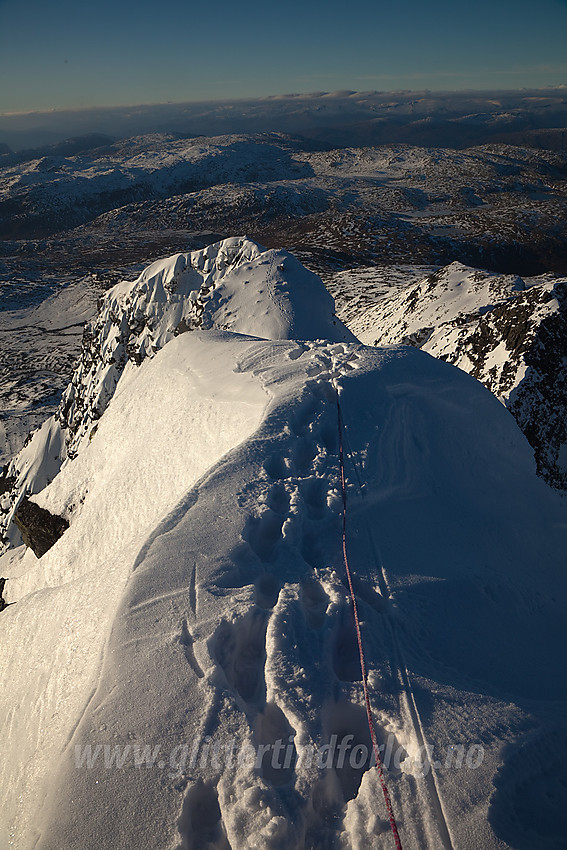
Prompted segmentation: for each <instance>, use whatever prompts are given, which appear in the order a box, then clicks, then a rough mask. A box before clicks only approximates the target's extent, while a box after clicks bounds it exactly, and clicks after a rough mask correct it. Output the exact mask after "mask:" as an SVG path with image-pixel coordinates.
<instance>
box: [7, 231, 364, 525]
mask: <svg viewBox="0 0 567 850" xmlns="http://www.w3.org/2000/svg"><path fill="white" fill-rule="evenodd" d="M196 328H203V329H207V330H208V329H211V328H217V329H223V330H232V331H234V332H236V333H244V334H250V335H253V336H259V337H263V338H266V339H287V338H290V337H295V338H298V339H312V338H325V339H330V340H352V339H354V337H353V336H352V334H351V333H350V331H348V330H347V329H346V328H345V327H344V325H343V324H342V323H341V322H340V321H339V320H338V319H336V317H335V316H334V303H333V299H332V297H331V296H330V295H329V293H328V292H327V290H326V289H325V287H324V286H323V283H322V282H321V280H320V279H319V278H318V277H317V276H316V275H314V274H313V273H311V272H309V271H308V270H307V269H305V268H304V267H303V266H302V265H301V263H299V262H298V261H297V260H296V259H295V257H293V256H292V255H291V254H289V253H288V252H287V251H266V250H265V249H264V248H262V247H261V246H260V245H258V244H256V243H255V242H251V241H250V240H248V239H246V238H245V237H233V238H231V239H225V240H224V241H223V242H220V243H217V244H215V245H211V246H209V247H208V248H205V249H203V250H202V251H193V252H190V253H185V254H177V255H175V256H173V257H168V258H166V259H164V260H159V261H157V262H155V263H152V265H150V266H149V267H148V268H147V269H145V271H144V272H142V274H141V275H140V276H139V278H138V279H137V280H136V281H134V282H133V283H131V282H128V281H123V282H122V283H118V284H117V285H116V286H114V287H113V288H112V289H111V290H110V291H109V292H108V293H107V294H106V296H105V297H104V299H103V300H102V302H101V305H100V309H99V312H98V315H97V317H96V318H95V319H94V320H93V321H92V322H90V323H89V324H87V326H86V328H85V331H84V335H83V347H82V352H81V356H80V360H79V364H78V366H77V369H76V370H75V373H74V375H73V378H72V381H71V383H70V384H69V386H68V387H67V389H66V390H65V392H64V394H63V398H62V400H61V404H60V406H59V409H58V411H57V413H56V415H55V416H54V417H51V418H50V419H49V420H47V421H46V422H44V423H43V425H42V427H41V429H40V430H38V431H37V432H36V433H35V434H34V436H33V438H32V439H31V441H30V442H29V443H28V444H27V445H26V446H25V447H24V448H23V449H22V451H21V452H20V453H19V454H18V455H17V456H16V457H15V458H14V460H13V461H12V463H11V464H10V466H9V469H8V473H7V474H8V478H9V479H13V486H12V490H11V495H9V496H5V497H4V500H3V503H2V510H3V514H4V521H3V526H4V534H5V537H6V539H8V540H12V541H17V540H18V536H17V533H16V532H15V530H14V527H13V524H12V517H13V513H14V510H15V508H16V507H17V503H18V500H19V499H20V498H21V496H22V494H24V493H37V492H38V491H39V490H41V489H42V488H43V487H44V486H45V485H46V484H48V483H49V482H50V481H51V480H53V478H54V476H55V475H56V473H57V471H58V470H59V468H60V467H61V465H62V464H63V463H64V462H65V461H66V460H67V459H72V458H74V457H76V455H77V453H78V451H79V449H80V447H81V446H82V445H83V444H84V443H85V442H88V440H89V439H90V438H91V437H92V436H93V435H94V433H95V431H96V428H97V424H98V420H99V419H100V417H101V416H102V414H103V413H104V411H105V410H106V407H107V405H108V403H109V401H110V399H111V398H112V396H113V393H114V391H115V389H116V386H117V384H118V381H119V380H120V377H121V375H122V373H123V371H124V369H125V368H126V366H127V365H128V364H130V366H131V367H134V366H139V365H140V364H141V363H142V362H143V361H144V360H145V359H146V358H148V357H152V356H153V355H154V354H155V353H156V352H157V351H159V350H160V349H161V348H163V346H164V345H165V344H166V343H167V342H168V341H170V340H171V339H173V338H174V336H177V335H179V334H180V333H184V332H186V331H191V330H194V329H196Z"/></svg>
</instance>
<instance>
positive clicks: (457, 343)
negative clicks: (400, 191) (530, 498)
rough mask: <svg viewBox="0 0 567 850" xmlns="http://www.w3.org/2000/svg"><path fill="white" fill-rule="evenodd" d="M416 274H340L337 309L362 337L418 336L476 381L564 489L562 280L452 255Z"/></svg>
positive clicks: (566, 353)
mask: <svg viewBox="0 0 567 850" xmlns="http://www.w3.org/2000/svg"><path fill="white" fill-rule="evenodd" d="M413 276H414V280H413V281H412V280H411V278H410V276H409V275H404V277H403V278H402V279H401V280H399V279H396V277H395V275H393V274H392V273H390V272H389V271H386V272H385V274H384V273H383V272H382V273H381V272H380V271H378V270H376V271H374V272H372V271H369V272H368V273H366V274H364V273H360V272H356V271H353V272H345V273H343V274H340V275H337V276H336V278H335V280H334V281H333V282H332V284H331V286H330V289H331V291H332V292H333V293H334V294H335V297H336V298H337V304H338V307H337V310H338V314H339V315H340V316H341V318H342V319H343V320H344V321H345V322H346V323H347V324H348V325H349V327H351V329H352V330H353V332H354V333H355V334H356V335H357V336H358V338H359V339H361V340H362V341H363V342H367V343H370V344H373V345H391V344H399V343H401V344H406V345H415V346H417V347H419V348H422V349H423V350H424V351H427V352H428V353H429V354H432V355H433V356H434V357H439V358H440V359H442V360H446V361H448V362H449V363H453V364H454V365H455V366H458V367H459V368H460V369H463V370H464V371H465V372H468V373H469V374H471V375H473V376H474V377H475V378H477V379H478V380H479V381H481V382H482V383H483V384H484V385H485V386H486V387H488V389H489V390H491V392H493V393H494V394H495V395H496V396H497V398H499V399H500V400H501V401H502V402H503V403H504V404H505V405H506V406H507V407H508V409H509V410H510V412H511V413H512V414H513V415H514V417H515V419H516V421H517V422H518V424H519V426H520V428H521V429H522V431H523V432H524V434H525V435H526V437H527V438H528V440H529V441H530V443H531V445H532V446H533V448H534V450H535V457H536V462H537V466H538V471H539V473H540V474H541V475H542V476H543V477H544V478H545V480H546V481H548V482H549V483H550V484H552V485H553V486H555V487H558V488H560V489H563V490H564V489H567V426H566V422H567V373H566V370H565V363H566V362H567V361H566V359H565V358H567V312H566V303H567V301H566V294H567V280H566V279H565V278H558V277H556V276H554V275H550V274H549V275H541V276H540V277H536V278H526V279H522V278H520V277H518V276H517V275H497V274H494V273H490V272H486V271H482V270H480V269H472V268H470V267H467V266H463V265H462V264H461V263H456V262H455V263H452V264H451V265H449V266H447V267H445V268H443V269H439V270H437V271H435V272H433V273H431V274H429V275H428V276H427V277H425V278H422V279H421V280H417V281H416V280H415V277H416V276H419V272H417V274H416V273H414V275H413ZM384 279H385V282H383V281H384ZM373 280H377V281H378V285H377V286H376V287H375V288H374V289H373V290H371V291H370V290H369V281H370V283H372V281H373Z"/></svg>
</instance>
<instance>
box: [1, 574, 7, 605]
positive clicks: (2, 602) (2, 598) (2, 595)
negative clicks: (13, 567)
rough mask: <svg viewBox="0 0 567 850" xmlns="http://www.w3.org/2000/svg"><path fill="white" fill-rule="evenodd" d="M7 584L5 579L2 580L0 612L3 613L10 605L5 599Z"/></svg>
mask: <svg viewBox="0 0 567 850" xmlns="http://www.w3.org/2000/svg"><path fill="white" fill-rule="evenodd" d="M5 584H6V579H5V578H0V611H3V610H4V608H7V607H8V603H7V602H6V600H5V599H4V585H5Z"/></svg>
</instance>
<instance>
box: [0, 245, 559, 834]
mask: <svg viewBox="0 0 567 850" xmlns="http://www.w3.org/2000/svg"><path fill="white" fill-rule="evenodd" d="M247 244H248V245H249V244H250V243H247ZM256 249H257V246H256ZM215 250H217V251H218V253H217V255H216V256H217V258H218V256H219V253H220V249H219V248H218V247H217V249H215ZM249 250H250V251H252V250H253V249H252V248H251V247H250V248H249ZM258 250H259V249H258ZM271 256H272V255H271V254H270V256H269V257H266V256H265V254H264V253H260V255H259V257H258V259H257V260H253V259H252V260H247V261H246V262H245V263H243V264H242V265H241V266H239V269H241V270H242V271H241V273H240V275H239V277H238V280H239V282H240V283H239V287H236V284H235V289H234V291H233V292H232V293H231V296H230V298H229V300H228V302H227V303H226V304H224V305H223V307H222V309H223V310H224V311H225V312H224V313H223V315H227V311H228V310H229V309H230V306H231V305H233V306H235V305H236V303H237V301H238V299H239V298H241V297H243V296H242V290H243V289H244V287H245V284H244V280H247V279H249V278H248V277H247V276H245V275H244V272H243V270H244V269H245V268H246V267H247V266H248V267H250V266H252V267H253V268H254V269H255V270H256V271H257V273H258V275H257V277H256V278H255V279H256V284H255V292H256V293H258V294H260V293H259V289H260V288H264V287H266V289H267V288H268V284H269V274H270V273H271V272H272V271H273V269H274V265H275V266H276V268H277V265H279V264H280V262H279V260H280V259H281V258H280V257H277V258H275V259H271ZM262 257H264V260H266V259H267V260H269V262H267V263H266V265H265V266H261V265H260V261H261V260H262ZM176 262H177V259H175V260H174V261H173V262H172V263H170V264H169V265H168V264H165V266H164V267H167V268H169V269H171V268H174V267H175V263H176ZM283 262H284V268H285V267H287V265H288V263H289V264H291V260H290V259H289V258H288V257H286V258H285V259H284V261H283ZM164 267H162V270H161V271H162V272H163V269H164ZM185 268H186V269H188V267H187V266H186V267H185ZM261 269H264V271H265V272H266V273H267V275H266V277H265V278H264V284H263V285H262V284H261V282H260V281H261V277H260V272H261ZM188 273H189V274H190V272H188ZM160 274H161V272H160V273H157V274H156V270H155V269H154V270H153V271H152V274H148V275H146V278H145V282H146V283H149V282H150V281H151V280H153V281H155V283H156V286H155V288H153V289H152V291H153V292H157V291H158V288H157V282H158V281H162V282H163V281H164V275H163V274H161V277H160ZM227 278H228V275H227ZM169 279H170V280H171V278H169ZM232 279H233V280H234V278H232ZM296 283H297V285H298V289H297V291H296V289H295V284H296ZM289 284H290V298H289V302H288V303H289V304H290V310H289V313H287V322H286V324H284V325H283V326H282V325H281V324H278V326H277V327H278V328H279V329H280V330H282V329H283V332H284V333H290V334H291V332H292V330H293V328H300V329H301V332H302V334H305V333H306V331H308V330H309V322H312V325H311V329H312V331H313V333H312V334H311V336H312V337H313V338H312V339H305V337H304V338H303V339H297V340H294V339H274V338H272V339H266V338H260V337H261V336H262V334H261V331H263V330H264V329H265V328H266V327H270V326H271V327H273V325H271V324H269V325H268V324H266V319H265V314H264V312H263V305H266V304H267V301H268V300H269V299H272V302H273V304H272V308H271V310H269V311H268V312H272V311H275V314H276V315H279V308H278V293H277V291H276V293H275V294H274V292H271V293H269V292H268V294H267V295H266V299H267V300H266V301H262V299H260V306H259V308H258V311H257V312H256V313H251V314H249V315H246V316H243V315H242V304H240V306H239V310H240V312H239V315H238V317H237V318H235V319H234V321H235V322H236V321H237V320H238V321H242V322H243V323H247V334H244V333H242V331H241V330H240V331H239V332H235V330H234V328H232V329H230V330H223V329H219V328H218V327H214V326H212V327H211V328H210V329H208V330H205V329H203V328H201V329H196V330H195V331H193V332H187V333H182V334H179V335H178V336H177V337H170V338H169V339H168V341H167V342H166V343H165V344H164V345H163V346H162V347H161V348H160V349H159V350H158V351H157V352H156V353H155V354H154V356H152V357H146V358H144V359H143V361H142V362H141V365H140V366H136V365H135V364H134V363H133V362H130V363H129V364H127V365H126V367H125V368H124V370H123V372H122V374H121V376H120V377H119V379H118V382H117V387H116V390H115V392H114V393H113V395H112V397H111V398H110V400H109V401H108V404H107V406H106V409H105V410H104V412H103V413H102V415H101V417H100V419H99V424H98V428H97V429H96V431H95V433H94V434H93V435H92V439H90V440H84V441H82V442H81V444H80V445H79V447H78V451H77V454H76V457H75V459H74V460H70V461H68V462H67V463H66V464H65V466H64V467H63V468H62V469H61V471H60V472H59V474H58V475H57V476H56V477H55V478H54V479H53V481H52V482H51V483H50V484H49V486H47V487H46V488H45V489H44V490H43V491H42V492H41V493H38V494H37V495H36V496H34V500H35V501H36V502H37V503H38V504H40V505H41V506H42V507H44V508H45V509H48V510H49V511H50V512H52V513H53V514H58V515H62V516H65V517H66V518H67V519H68V520H69V523H70V525H69V528H68V530H67V531H66V532H65V533H64V534H63V536H62V537H61V538H60V540H59V541H58V542H57V543H56V544H55V545H54V546H53V547H52V548H51V549H50V550H49V551H48V552H47V553H46V554H45V555H44V556H43V557H42V558H41V559H39V560H38V559H36V558H35V557H34V555H33V553H32V552H31V551H29V550H28V551H27V552H25V553H23V552H22V550H21V549H18V550H11V551H10V552H8V553H6V554H5V555H4V556H3V557H2V561H1V569H2V571H3V574H4V575H8V576H9V580H8V582H7V584H6V589H5V593H6V596H7V599H8V601H9V602H11V603H13V604H10V605H9V606H8V607H7V608H6V609H5V610H4V611H3V612H2V613H1V614H0V632H1V638H0V639H1V640H2V644H3V645H4V646H6V647H9V648H10V652H9V653H8V655H7V659H6V666H5V672H4V676H5V680H6V681H9V682H10V688H5V689H4V690H3V692H2V694H1V695H0V700H1V701H2V711H1V712H0V723H1V724H2V725H1V730H2V731H1V734H2V741H3V745H5V755H6V758H5V760H4V762H3V766H2V768H1V770H2V776H1V779H2V781H1V784H0V787H1V789H2V794H3V796H2V807H3V811H4V818H3V820H2V825H3V826H2V828H3V829H4V835H2V840H3V841H4V843H6V844H8V842H11V844H12V845H13V846H15V847H17V848H18V850H28V848H31V847H34V848H36V849H37V850H55V848H57V850H67V848H69V850H71V848H76V847H81V848H84V850H91V848H92V850H94V848H95V847H96V848H97V850H100V848H103V850H106V848H108V850H110V848H115V847H116V846H120V847H122V848H125V850H129V848H132V850H134V848H139V847H141V846H142V847H152V848H155V850H159V848H164V850H166V848H172V847H176V848H179V850H186V849H187V848H195V850H197V848H199V850H200V849H201V848H203V847H206V846H209V847H214V848H217V850H221V848H222V850H227V848H232V850H245V848H246V849H247V848H251V847H259V848H260V847H261V848H278V850H284V848H290V850H291V848H314V847H317V848H319V847H333V846H343V847H346V848H362V847H365V848H371V850H372V848H376V849H377V848H382V847H385V846H393V841H392V838H391V836H390V835H389V834H388V823H387V818H386V812H385V809H384V806H383V800H382V798H381V792H380V788H379V783H378V778H377V772H376V770H374V769H371V768H370V764H369V743H370V737H369V731H368V726H367V723H366V717H365V711H364V697H363V689H362V682H361V673H360V667H359V661H358V653H357V645H356V637H355V633H354V626H353V620H352V605H351V601H350V599H349V594H348V591H347V587H346V579H345V574H344V565H343V561H342V541H341V528H342V517H341V510H342V498H341V469H340V461H339V433H340V432H339V426H338V411H337V391H338V398H339V401H340V406H341V410H342V416H343V421H344V432H343V439H344V447H345V472H346V481H347V500H348V515H347V546H348V552H349V559H350V561H351V566H352V568H353V571H354V575H355V579H354V581H355V590H356V595H357V600H358V607H359V613H360V617H361V620H362V635H363V643H364V648H365V653H366V659H367V665H368V670H369V677H368V683H369V688H370V698H371V705H372V711H373V715H374V721H375V724H376V729H377V735H378V739H379V743H380V744H382V745H383V746H384V749H383V755H384V761H385V764H386V770H385V773H386V780H387V783H388V786H389V789H390V794H391V796H392V801H393V806H394V809H395V813H396V817H397V820H398V825H399V828H400V835H401V837H402V842H403V846H404V848H406V850H407V848H412V849H413V850H424V849H425V848H427V850H434V848H435V850H438V848H440V847H441V848H444V850H450V848H456V847H459V848H460V849H461V850H476V848H478V847H483V848H488V850H492V848H493V850H496V848H502V847H504V848H524V847H526V848H527V847H528V846H531V847H534V846H537V847H538V848H542V850H552V848H557V847H559V846H560V842H561V841H562V840H563V836H564V830H565V820H564V812H565V810H566V809H565V806H564V805H563V801H564V786H562V784H561V776H562V773H561V770H562V759H563V756H564V754H565V751H566V750H567V730H566V729H565V721H564V718H565V703H566V701H567V687H566V683H565V677H564V674H563V673H562V670H563V646H564V642H565V637H567V618H566V616H565V612H564V609H563V606H562V604H561V600H562V599H564V598H565V592H566V590H567V587H566V585H567V577H566V576H565V570H564V551H565V544H566V543H567V539H566V535H567V521H566V517H565V506H564V504H563V503H562V501H561V499H560V498H559V496H558V495H557V494H556V493H554V492H553V491H552V490H551V489H550V488H549V487H548V486H547V485H546V484H545V483H544V482H542V481H541V480H540V479H538V478H537V477H536V475H535V471H534V463H533V457H532V451H531V449H530V447H529V446H528V444H527V442H526V441H525V439H524V437H523V436H522V434H521V433H520V431H519V430H518V428H517V426H516V425H515V423H514V421H513V419H512V417H511V416H510V414H509V413H508V411H506V409H505V408H504V407H503V405H501V404H500V403H499V402H498V401H497V400H496V399H495V398H494V396H492V395H491V394H490V393H489V392H488V391H487V390H486V389H485V388H483V387H482V386H481V385H480V384H479V383H478V382H477V381H475V380H473V379H472V378H471V377H470V376H468V375H466V374H464V373H463V372H462V371H460V370H458V369H455V368H453V367H452V366H450V365H448V364H446V363H442V362H440V361H439V360H436V359H434V358H432V357H430V356H429V355H427V354H426V353H425V352H422V351H419V350H416V349H415V348H411V347H405V348H404V347H401V348H396V347H392V348H385V349H377V348H372V347H366V346H364V345H362V344H360V343H358V342H353V341H340V340H339V341H337V340H335V341H328V340H325V339H319V340H317V339H315V338H314V337H316V336H317V335H318V334H319V331H320V330H321V328H322V327H323V326H324V325H325V326H326V327H327V329H328V330H329V332H330V333H331V334H334V333H337V326H334V325H333V324H332V321H331V322H329V314H328V313H327V310H328V300H327V296H326V295H325V294H324V293H322V292H321V291H319V294H316V293H315V292H314V293H313V297H312V298H310V299H309V298H308V299H307V301H306V298H305V294H304V292H303V278H302V277H297V276H291V277H290V281H289ZM182 285H183V278H182V277H181V278H180V286H182ZM223 285H224V284H222V283H221V284H220V286H221V288H222V286H223ZM137 288H139V289H141V282H140V281H138V282H137V284H135V285H130V290H129V291H130V293H131V294H132V293H133V292H136V291H137ZM227 289H228V288H227ZM119 291H122V290H120V289H118V290H116V292H119ZM194 291H195V289H193V288H191V287H188V293H189V294H188V295H187V296H186V297H187V299H188V300H189V301H191V303H194V302H192V299H191V297H190V293H191V292H194ZM215 291H217V290H215ZM218 291H221V289H220V288H219V290H218ZM225 291H227V290H225ZM116 292H115V293H114V295H112V296H111V297H110V299H109V302H107V304H108V303H110V302H111V301H112V298H114V297H116ZM255 301H256V299H253V301H252V303H255ZM164 303H167V304H169V305H170V306H171V303H170V302H169V301H167V300H166V302H164ZM248 303H249V304H250V301H248ZM306 303H307V304H308V305H309V312H308V314H305V315H302V314H301V305H305V304H306ZM206 309H207V308H206V307H205V309H204V311H203V315H206ZM211 309H213V311H214V315H218V314H217V313H216V312H215V311H216V309H217V308H216V307H215V308H213V307H212V308H211ZM160 315H162V316H165V315H166V312H162V313H161V314H160ZM187 315H192V314H191V313H188V314H187ZM270 323H271V317H270ZM114 327H115V326H113V325H112V323H110V324H109V326H108V331H109V332H110V333H109V339H113V338H114V336H113V334H114ZM168 327H169V320H168ZM240 328H241V329H242V326H240ZM158 329H159V328H157V327H154V330H156V331H157V330H158ZM254 331H255V332H254ZM315 331H316V332H315ZM248 334H253V335H248ZM141 338H142V337H136V339H141ZM156 338H157V337H156ZM93 365H96V364H93ZM95 373H96V369H95V370H93V374H95ZM473 412H474V415H473ZM536 568H537V580H536V579H535V577H534V576H535V570H536ZM339 745H342V746H343V750H342V752H343V757H342V759H341V756H340V751H339V750H338V749H337V747H338V746H339ZM426 745H427V746H428V747H429V748H431V754H430V761H431V762H432V764H431V765H430V764H429V762H428V760H427V759H425V760H424V757H423V755H424V749H423V748H424V747H425V746H426ZM146 747H147V748H148V749H145V748H146ZM156 748H157V750H156ZM195 748H196V749H195ZM550 751H553V752H554V753H555V757H554V758H549V757H548V754H549V752H550ZM250 753H252V757H250ZM388 753H389V755H388ZM524 753H525V754H526V756H525V757H523V754H524ZM32 768H33V769H32ZM548 795H551V797H550V796H548ZM550 799H553V800H555V801H556V803H555V804H552V803H550V802H549V801H550ZM534 809H535V812H536V813H535V815H534ZM542 810H543V811H545V812H546V817H543V815H542ZM0 834H1V833H0Z"/></svg>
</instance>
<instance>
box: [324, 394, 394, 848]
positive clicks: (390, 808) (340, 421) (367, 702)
mask: <svg viewBox="0 0 567 850" xmlns="http://www.w3.org/2000/svg"><path fill="white" fill-rule="evenodd" d="M335 390H336V393H337V417H338V429H339V465H340V469H341V491H342V500H343V559H344V564H345V570H346V575H347V579H348V586H349V591H350V598H351V602H352V611H353V615H354V624H355V627H356V638H357V641H358V653H359V656H360V671H361V673H362V687H363V689H364V702H365V705H366V717H367V719H368V728H369V729H370V738H371V740H372V747H373V749H374V757H375V759H376V769H377V771H378V776H379V777H380V785H381V786H382V793H383V795H384V801H385V803H386V811H387V812H388V820H389V821H390V828H391V830H392V835H393V836H394V842H395V844H396V848H397V850H402V842H401V841H400V836H399V833H398V827H397V824H396V818H395V816H394V809H393V806H392V800H391V798H390V792H389V791H388V786H387V785H386V778H385V776H384V768H383V766H382V759H381V758H380V752H379V750H378V742H377V740H376V729H375V727H374V719H373V717H372V709H371V708H370V697H369V694H368V682H367V681H366V676H367V674H366V662H365V660H364V649H363V646H362V634H361V631H360V620H359V619H358V607H357V604H356V596H355V593H354V587H353V583H352V575H351V571H350V566H349V563H348V555H347V545H346V522H347V491H346V476H345V463H344V449H343V430H344V426H343V417H342V411H341V404H340V401H339V390H338V387H335Z"/></svg>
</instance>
